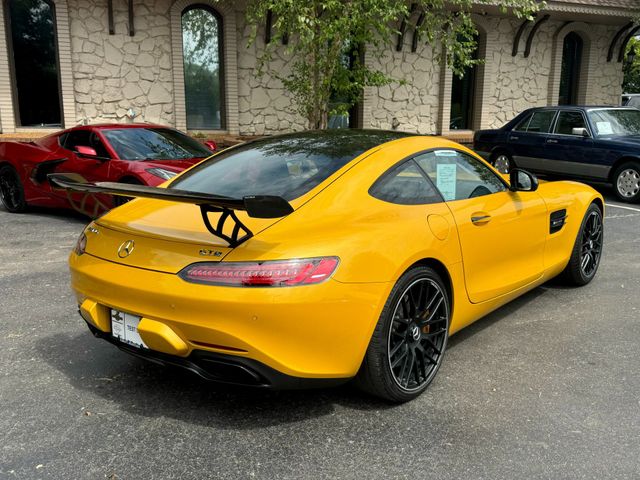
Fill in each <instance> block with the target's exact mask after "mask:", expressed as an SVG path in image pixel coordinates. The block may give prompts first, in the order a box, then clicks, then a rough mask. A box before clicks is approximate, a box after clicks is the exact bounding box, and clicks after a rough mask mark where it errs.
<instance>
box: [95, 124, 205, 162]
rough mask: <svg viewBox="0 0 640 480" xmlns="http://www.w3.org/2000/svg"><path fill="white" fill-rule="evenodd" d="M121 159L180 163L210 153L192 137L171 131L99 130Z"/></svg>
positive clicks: (154, 129) (150, 129)
mask: <svg viewBox="0 0 640 480" xmlns="http://www.w3.org/2000/svg"><path fill="white" fill-rule="evenodd" d="M102 135H104V136H105V138H106V139H107V140H108V141H109V143H110V144H111V146H112V147H113V149H114V150H115V151H116V153H117V154H118V157H119V158H120V159H122V160H133V161H135V160H183V159H185V158H204V157H208V156H209V155H211V152H210V151H209V150H208V149H207V148H206V147H205V146H204V145H202V144H201V143H200V142H198V141H197V140H194V139H193V138H191V137H189V136H187V135H185V134H183V133H180V132H178V131H177V130H172V129H170V128H109V129H104V130H102Z"/></svg>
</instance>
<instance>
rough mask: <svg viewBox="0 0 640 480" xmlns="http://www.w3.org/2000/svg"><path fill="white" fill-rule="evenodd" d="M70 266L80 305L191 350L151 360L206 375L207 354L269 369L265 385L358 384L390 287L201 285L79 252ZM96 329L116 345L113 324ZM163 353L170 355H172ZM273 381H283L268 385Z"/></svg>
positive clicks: (328, 283)
mask: <svg viewBox="0 0 640 480" xmlns="http://www.w3.org/2000/svg"><path fill="white" fill-rule="evenodd" d="M70 266H71V283H72V287H73V289H74V291H75V293H76V297H77V300H78V304H85V305H86V304H94V303H95V305H96V307H95V308H96V311H95V312H94V315H95V316H96V317H99V318H103V319H105V318H108V317H109V309H117V310H120V311H123V312H128V313H131V314H134V315H138V316H140V317H142V318H143V319H148V320H150V321H151V322H150V323H153V325H154V328H155V327H158V328H157V331H158V332H160V331H161V329H162V328H164V327H163V326H166V327H168V329H170V331H169V334H170V335H169V336H172V335H173V333H175V337H173V340H171V339H169V340H168V342H167V343H172V344H173V345H178V344H180V346H181V347H184V348H179V349H175V350H173V351H171V350H163V349H162V348H154V350H155V351H156V352H157V353H159V354H160V356H159V357H158V356H156V357H154V358H156V359H157V358H161V359H162V360H163V361H164V362H165V363H174V364H175V363H176V362H177V363H179V364H185V365H187V368H189V369H191V370H193V371H195V372H196V373H198V374H199V375H201V374H200V373H199V371H198V369H197V368H195V367H193V365H195V366H196V367H198V368H200V369H202V368H201V365H200V364H201V363H202V362H199V363H196V362H194V361H193V359H194V358H200V356H201V355H202V353H200V352H208V353H212V354H218V355H223V356H224V358H226V359H228V358H232V359H233V360H234V361H235V362H236V363H238V364H240V365H244V366H247V365H250V366H252V367H251V368H252V369H253V370H255V371H258V372H260V371H261V370H262V367H260V366H265V367H267V368H268V369H270V370H269V372H270V373H269V374H268V375H267V374H265V373H261V375H262V376H263V377H265V378H268V379H271V378H275V377H277V375H274V374H273V372H271V370H273V371H275V372H277V373H279V374H282V375H284V376H285V377H294V378H300V379H323V378H325V379H340V380H344V379H347V378H351V377H353V376H355V374H356V373H357V372H358V369H359V368H360V364H361V363H362V359H363V357H364V354H365V351H366V349H367V346H368V344H369V340H370V338H371V334H372V332H373V329H374V327H375V324H376V322H377V320H378V317H379V315H380V311H381V309H382V306H383V305H384V302H385V300H386V298H387V296H388V294H389V290H390V288H391V285H389V284H386V283H371V284H344V283H340V282H337V281H335V280H332V279H330V280H328V281H326V282H324V283H321V284H317V285H309V286H300V287H282V288H238V287H220V286H210V285H198V284H193V283H188V282H185V281H184V280H182V279H181V278H180V277H178V276H177V275H175V274H170V273H161V272H155V271H150V270H143V269H140V268H135V267H129V266H126V265H120V264H116V263H112V262H108V261H105V260H101V259H98V258H96V257H93V256H91V255H89V254H84V255H81V256H77V255H75V254H73V253H72V254H71V257H70ZM87 300H89V301H87ZM83 317H84V318H85V320H87V316H86V315H83ZM92 327H93V328H94V329H95V330H98V331H99V332H101V334H106V337H105V338H107V339H111V335H110V322H109V320H106V321H103V322H94V324H93V325H92ZM168 329H165V330H168ZM172 332H173V333H172ZM141 335H142V337H143V339H144V340H145V343H147V344H148V345H150V346H151V345H152V344H153V342H150V341H147V339H145V337H144V335H143V333H142V332H141ZM167 338H168V336H165V339H167ZM160 340H162V339H160ZM156 344H157V343H156ZM118 346H120V345H118ZM121 348H122V346H121ZM162 351H164V352H166V353H171V355H168V356H167V357H165V356H164V354H162V353H160V352H162ZM130 353H135V352H130ZM149 353H150V354H151V353H152V352H149ZM194 354H195V357H192V355H194ZM245 361H246V362H245ZM254 362H255V363H254ZM255 365H259V366H258V367H256V366H255ZM201 376H203V377H205V376H204V375H201ZM205 378H206V377H205ZM297 381H298V380H296V381H294V382H293V383H296V382H297ZM273 382H275V383H274V385H275V384H278V383H279V382H278V381H277V380H270V381H269V383H273ZM287 383H291V382H287Z"/></svg>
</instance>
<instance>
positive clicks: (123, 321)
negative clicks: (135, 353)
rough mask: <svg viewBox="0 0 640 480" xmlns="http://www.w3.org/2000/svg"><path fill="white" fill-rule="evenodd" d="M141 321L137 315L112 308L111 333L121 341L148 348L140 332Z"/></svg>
mask: <svg viewBox="0 0 640 480" xmlns="http://www.w3.org/2000/svg"><path fill="white" fill-rule="evenodd" d="M139 323H140V317H138V316H136V315H131V314H130V313H125V312H121V311H119V310H111V335H113V336H114V337H115V338H117V339H118V340H120V341H121V342H124V343H128V344H129V345H133V346H134V347H139V348H148V347H147V346H146V345H145V344H144V342H143V341H142V338H140V334H139V333H138V324H139Z"/></svg>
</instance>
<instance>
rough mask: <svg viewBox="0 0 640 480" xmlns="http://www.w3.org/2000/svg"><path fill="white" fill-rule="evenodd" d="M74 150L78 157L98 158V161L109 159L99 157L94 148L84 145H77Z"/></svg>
mask: <svg viewBox="0 0 640 480" xmlns="http://www.w3.org/2000/svg"><path fill="white" fill-rule="evenodd" d="M75 152H76V154H77V155H78V156H79V157H82V158H90V159H92V160H100V161H106V160H109V159H108V158H106V157H100V156H99V155H98V152H96V149H95V148H92V147H86V146H84V145H77V146H76V148H75Z"/></svg>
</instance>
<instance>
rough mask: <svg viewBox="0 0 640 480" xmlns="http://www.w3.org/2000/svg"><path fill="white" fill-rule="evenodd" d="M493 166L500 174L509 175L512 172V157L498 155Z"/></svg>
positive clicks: (502, 154)
mask: <svg viewBox="0 0 640 480" xmlns="http://www.w3.org/2000/svg"><path fill="white" fill-rule="evenodd" d="M491 164H492V165H493V167H494V168H495V169H496V170H498V172H500V173H509V172H510V171H511V157H509V155H506V154H504V153H501V154H499V155H497V156H496V157H495V158H494V159H493V161H492V162H491Z"/></svg>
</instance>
